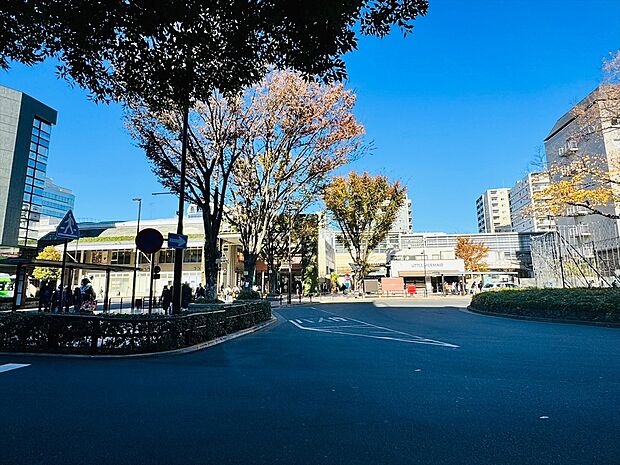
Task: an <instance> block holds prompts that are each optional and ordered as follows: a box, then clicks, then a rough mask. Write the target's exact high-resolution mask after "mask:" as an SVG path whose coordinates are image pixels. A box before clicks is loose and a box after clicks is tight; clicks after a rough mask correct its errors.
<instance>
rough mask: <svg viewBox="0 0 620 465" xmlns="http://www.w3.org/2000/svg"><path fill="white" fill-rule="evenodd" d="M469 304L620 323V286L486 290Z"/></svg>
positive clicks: (491, 309) (496, 310) (523, 313)
mask: <svg viewBox="0 0 620 465" xmlns="http://www.w3.org/2000/svg"><path fill="white" fill-rule="evenodd" d="M471 307H472V308H473V309H474V310H478V311H482V312H493V313H500V314H502V313H505V314H509V315H520V316H529V317H537V318H550V319H558V320H576V321H599V322H617V323H620V289H610V288H603V289H601V288H593V289H586V288H576V289H516V290H512V289H511V290H500V291H488V292H481V293H480V294H476V295H474V296H473V298H472V301H471Z"/></svg>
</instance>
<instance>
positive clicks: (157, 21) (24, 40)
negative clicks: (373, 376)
mask: <svg viewBox="0 0 620 465" xmlns="http://www.w3.org/2000/svg"><path fill="white" fill-rule="evenodd" d="M427 9H428V2H427V0H358V1H347V2H332V1H331V0H302V1H296V2H290V1H288V0H267V1H260V2H247V1H245V0H225V1H224V0H214V1H205V0H202V1H200V0H197V1H187V0H169V1H166V2H151V1H147V0H107V1H105V2H93V1H90V0H37V1H31V0H4V1H3V2H1V3H0V68H3V69H7V68H8V67H9V64H10V61H11V60H15V61H18V62H22V63H25V64H34V63H37V62H40V61H43V60H45V59H46V58H50V57H54V58H56V59H57V60H58V62H59V64H58V74H59V75H60V76H61V77H63V78H65V79H67V80H69V81H70V82H72V83H77V84H78V85H80V86H81V87H83V88H85V89H88V90H89V91H90V93H91V96H92V97H93V98H94V100H96V101H120V102H131V103H132V104H138V105H146V106H148V107H149V108H150V109H151V110H160V111H161V110H167V109H172V110H176V111H179V112H181V113H182V115H183V118H182V121H183V123H182V124H181V141H182V143H181V156H180V159H179V163H180V167H179V171H180V176H179V186H178V188H177V190H176V191H177V192H178V194H179V212H180V214H179V217H178V226H177V233H178V234H182V233H183V215H182V211H183V210H184V200H185V199H184V196H185V193H186V192H185V191H186V188H185V176H184V172H185V152H186V146H187V143H188V141H187V138H188V133H187V126H188V123H187V120H188V118H189V109H190V107H191V106H192V105H193V104H194V103H195V102H197V101H206V100H207V99H208V98H210V97H211V96H212V94H213V92H215V91H220V92H223V93H226V94H234V93H236V92H239V91H240V90H241V89H242V88H243V87H244V86H247V85H250V84H252V83H256V82H258V81H259V80H260V79H261V78H262V77H263V76H264V74H265V72H266V70H267V69H268V68H269V67H271V66H275V67H276V68H279V69H285V68H291V69H294V70H297V71H299V72H301V73H303V74H305V75H307V76H319V77H322V78H325V79H328V80H331V79H342V78H343V77H345V76H346V71H345V65H344V62H343V60H342V58H341V56H342V55H343V54H344V53H346V52H349V51H351V50H353V49H355V47H356V45H357V35H356V31H359V32H360V33H361V34H366V35H376V36H379V37H383V36H385V35H387V34H388V33H389V31H390V29H391V27H392V26H393V25H396V26H398V27H399V28H400V29H401V30H402V31H403V32H404V33H405V34H408V33H410V32H411V31H412V29H413V21H414V20H415V19H416V18H417V16H419V15H424V14H426V11H427ZM182 256H183V253H182V250H178V251H177V252H176V253H175V264H174V293H175V295H174V296H173V311H174V312H175V313H178V312H179V311H180V304H181V292H180V291H181V271H182V266H183V258H182Z"/></svg>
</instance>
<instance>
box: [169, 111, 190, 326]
mask: <svg viewBox="0 0 620 465" xmlns="http://www.w3.org/2000/svg"><path fill="white" fill-rule="evenodd" d="M188 120H189V102H186V103H185V107H184V108H183V132H182V134H181V173H180V178H181V179H180V180H179V211H178V215H179V219H178V223H177V234H183V213H184V210H185V165H186V162H187V160H186V159H187V126H188ZM182 275H183V249H175V250H174V281H173V291H174V293H173V295H172V314H173V315H178V314H179V313H181V295H182V293H181V284H182V283H181V280H182Z"/></svg>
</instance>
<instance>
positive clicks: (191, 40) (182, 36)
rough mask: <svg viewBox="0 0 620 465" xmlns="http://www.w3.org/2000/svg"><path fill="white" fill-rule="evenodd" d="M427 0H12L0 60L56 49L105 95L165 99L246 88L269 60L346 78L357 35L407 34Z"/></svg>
mask: <svg viewBox="0 0 620 465" xmlns="http://www.w3.org/2000/svg"><path fill="white" fill-rule="evenodd" d="M427 9H428V1H427V0H396V1H393V0H353V1H346V2H333V1H331V0H300V1H296V2H290V1H289V0H268V1H261V2H248V1H244V0H225V1H224V0H211V1H205V0H198V1H187V0H168V1H166V2H152V1H148V0H107V1H105V2H93V1H91V0H37V1H29V0H4V1H3V2H1V3H0V68H3V69H8V67H9V65H10V62H11V61H18V62H22V63H25V64H29V65H31V64H35V63H38V62H41V61H43V60H45V59H46V58H49V57H54V58H56V59H57V60H58V61H59V65H58V72H59V75H60V76H62V77H64V78H67V79H69V80H71V81H72V82H75V83H77V84H78V85H80V86H82V87H84V88H86V89H88V90H90V91H91V92H92V94H93V97H94V98H95V99H97V100H105V99H113V100H121V101H126V99H127V97H129V96H132V97H138V98H139V99H140V100H144V101H147V102H148V103H149V105H151V106H152V105H155V106H156V107H157V108H162V107H165V106H166V105H167V104H168V103H169V102H172V103H174V104H177V105H179V104H183V103H187V99H190V101H191V100H193V99H197V100H201V99H202V100H204V99H206V98H207V96H208V95H209V94H210V93H211V92H212V91H213V90H214V89H218V90H219V91H221V92H229V91H230V92H237V91H239V90H240V89H242V88H243V87H244V86H246V85H249V84H253V83H256V82H258V81H259V80H260V79H261V78H262V76H264V74H265V72H266V70H267V69H268V67H269V66H276V67H278V68H292V69H295V70H298V71H300V72H302V73H304V74H306V75H309V76H321V77H325V78H327V79H330V80H331V79H336V80H339V79H342V78H344V77H345V76H346V71H345V64H344V61H343V60H342V58H341V57H342V55H344V54H345V53H347V52H350V51H352V50H355V49H356V48H357V42H358V34H361V35H375V36H379V37H383V36H385V35H387V34H388V33H389V32H390V30H391V28H392V26H393V25H396V26H397V27H398V28H400V29H401V31H403V33H404V34H405V35H407V34H409V33H410V32H411V31H412V30H413V23H414V20H415V19H416V18H417V17H418V16H419V15H425V14H426V12H427ZM162 99H163V100H164V101H162Z"/></svg>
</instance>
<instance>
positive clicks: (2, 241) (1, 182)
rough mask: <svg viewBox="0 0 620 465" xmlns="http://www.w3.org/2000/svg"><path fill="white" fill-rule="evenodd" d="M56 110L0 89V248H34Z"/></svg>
mask: <svg viewBox="0 0 620 465" xmlns="http://www.w3.org/2000/svg"><path fill="white" fill-rule="evenodd" d="M56 118H57V112H56V110H54V109H52V108H50V107H48V106H47V105H45V104H43V103H41V102H39V101H38V100H36V99H34V98H32V97H30V96H29V95H26V94H24V93H23V92H19V91H17V90H13V89H9V88H8V87H2V86H0V245H5V246H36V243H37V225H38V223H39V219H40V217H41V212H42V207H43V190H44V188H45V173H46V171H47V161H48V152H49V146H50V135H51V129H52V126H53V125H55V124H56Z"/></svg>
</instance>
